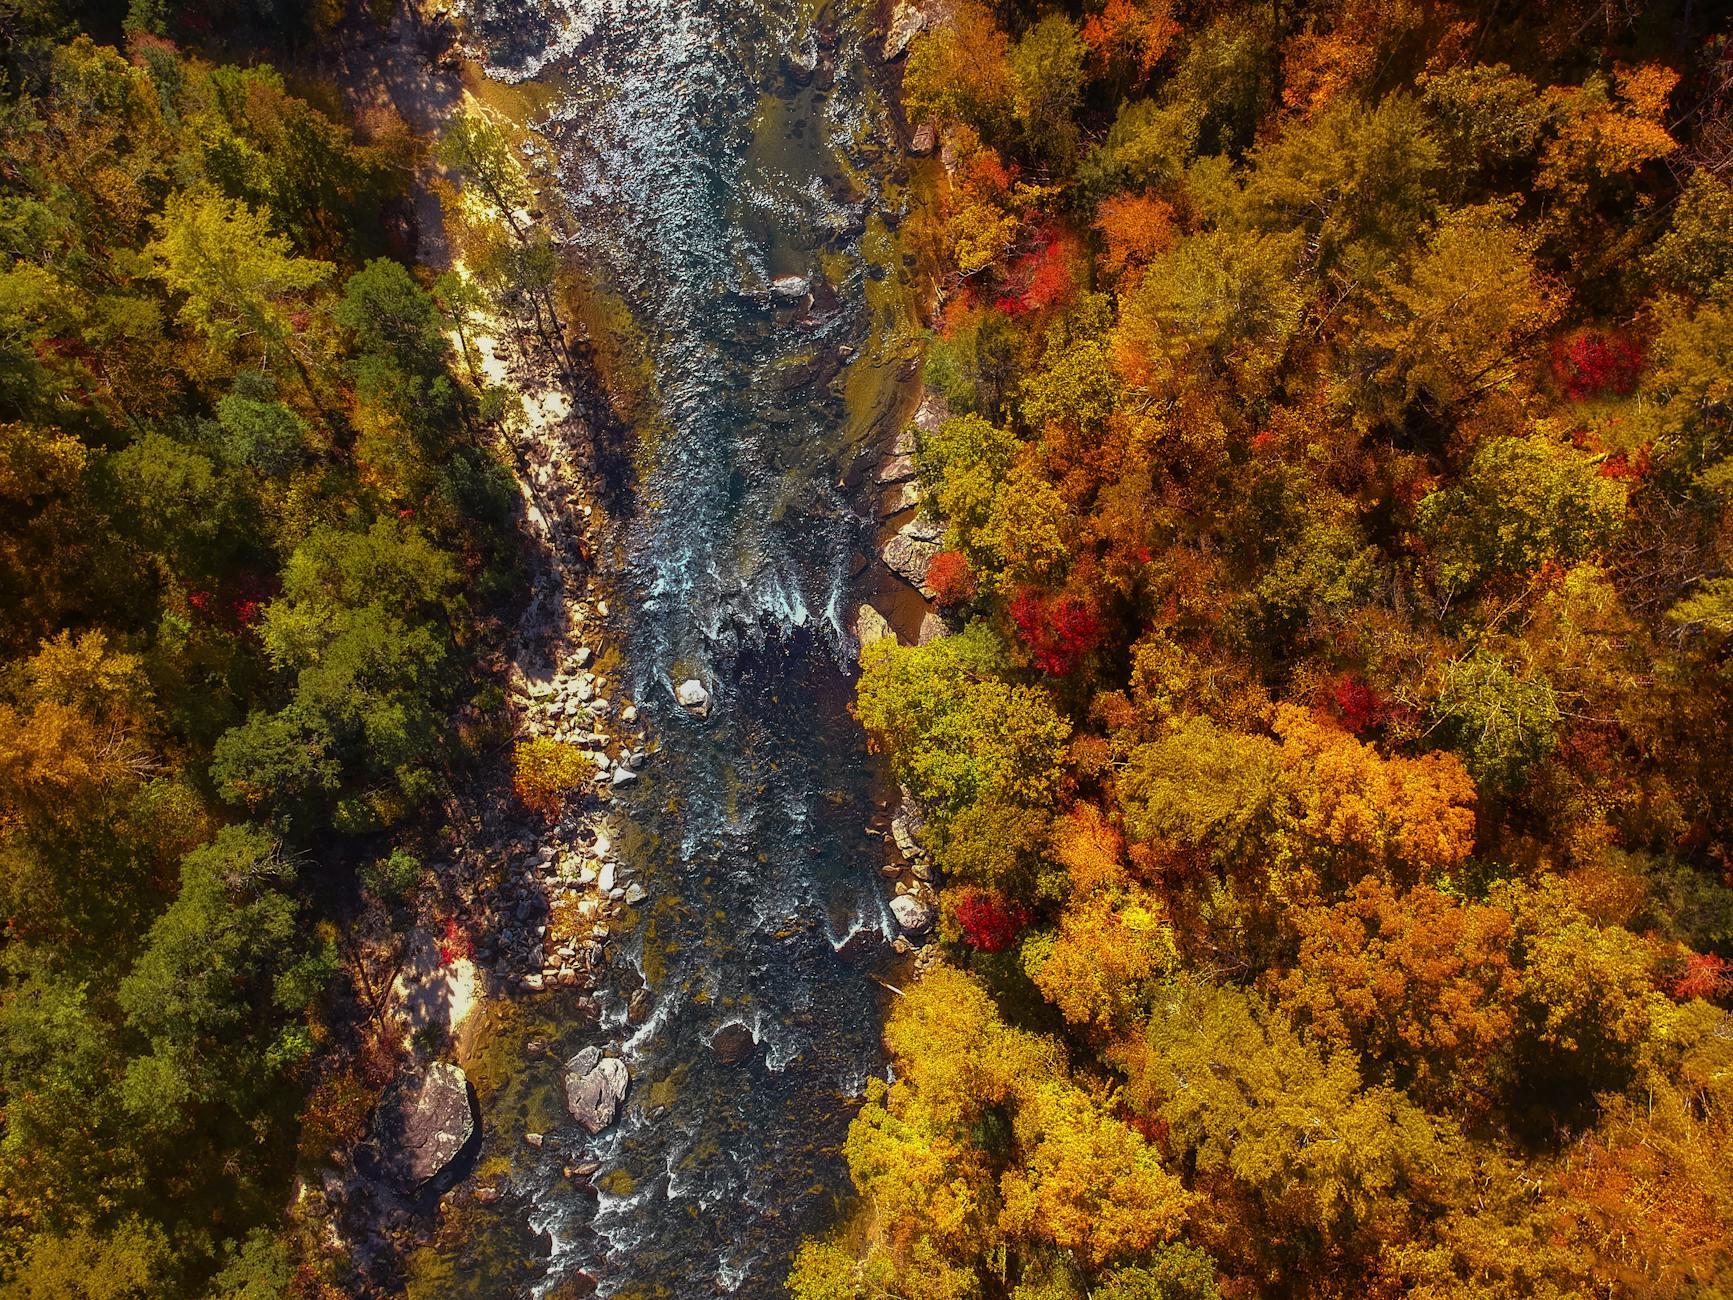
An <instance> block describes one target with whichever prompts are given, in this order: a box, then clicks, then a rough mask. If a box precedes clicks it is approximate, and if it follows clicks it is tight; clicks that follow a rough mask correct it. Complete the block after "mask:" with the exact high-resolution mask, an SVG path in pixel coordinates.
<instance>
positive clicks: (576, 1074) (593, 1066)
mask: <svg viewBox="0 0 1733 1300" xmlns="http://www.w3.org/2000/svg"><path fill="white" fill-rule="evenodd" d="M631 1078H632V1076H631V1074H630V1073H629V1072H628V1071H627V1069H626V1063H625V1062H624V1061H622V1060H620V1058H619V1057H617V1056H603V1055H602V1051H601V1049H600V1048H598V1047H586V1048H585V1049H584V1050H583V1051H581V1052H579V1053H578V1054H577V1055H576V1056H574V1057H573V1058H572V1059H571V1060H569V1061H567V1062H566V1109H567V1110H569V1111H570V1112H571V1113H572V1118H573V1119H575V1120H577V1121H578V1123H580V1124H582V1125H583V1126H584V1128H585V1129H587V1130H588V1131H589V1132H591V1133H600V1132H601V1131H602V1130H603V1129H605V1128H607V1127H608V1125H610V1124H612V1123H613V1122H614V1116H615V1115H616V1113H618V1111H619V1108H620V1103H621V1102H623V1101H624V1100H626V1089H627V1087H629V1086H630V1084H631Z"/></svg>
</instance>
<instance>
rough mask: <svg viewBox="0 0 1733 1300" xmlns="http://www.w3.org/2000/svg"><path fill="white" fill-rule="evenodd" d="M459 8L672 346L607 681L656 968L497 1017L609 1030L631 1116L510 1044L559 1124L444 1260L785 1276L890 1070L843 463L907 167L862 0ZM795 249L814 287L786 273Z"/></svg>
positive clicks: (639, 935) (875, 374)
mask: <svg viewBox="0 0 1733 1300" xmlns="http://www.w3.org/2000/svg"><path fill="white" fill-rule="evenodd" d="M471 19H472V23H473V25H474V27H475V30H476V31H477V33H478V35H479V36H480V37H481V39H482V40H483V41H484V42H485V45H486V49H487V52H488V56H489V72H490V74H491V75H493V76H496V77H499V78H502V79H511V80H516V79H522V78H524V77H531V76H533V77H535V78H537V79H538V80H539V81H540V82H541V83H542V84H543V85H544V86H551V87H553V88H554V89H555V94H554V96H553V102H552V107H551V108H550V109H548V110H547V111H546V112H545V113H544V114H543V115H542V116H541V117H540V118H539V119H538V120H537V121H535V122H534V123H532V127H533V129H535V130H536V131H537V132H538V133H539V134H540V135H541V136H542V137H543V138H544V139H545V140H546V141H547V142H548V144H549V145H550V147H551V150H550V152H551V157H552V158H553V159H554V161H555V167H556V171H557V177H558V185H559V188H560V190H561V192H562V193H563V195H564V196H565V199H566V204H567V207H568V209H569V227H568V228H567V230H566V232H565V240H566V242H567V244H568V246H569V247H570V249H571V251H572V253H573V254H574V255H575V256H576V257H577V258H579V259H580V260H581V262H582V263H583V264H584V265H585V266H586V268H587V270H588V274H589V275H590V276H591V277H592V278H593V279H594V280H595V281H597V282H599V283H600V284H601V285H603V286H605V288H606V289H607V290H608V291H609V292H611V293H613V294H616V295H618V296H619V297H620V298H621V299H623V300H624V302H625V303H626V304H627V305H628V307H629V308H630V310H631V313H632V316H633V318H634V320H635V322H636V325H637V327H638V330H639V331H640V333H641V335H642V337H643V338H644V340H645V341H646V346H647V349H648V351H649V354H650V356H651V358H652V360H653V361H654V368H655V384H656V391H657V404H658V406H659V408H660V413H661V415H662V417H663V419H662V421H661V424H662V432H661V434H660V435H659V438H658V441H657V443H656V445H655V446H654V447H653V448H650V449H649V451H648V453H647V454H646V455H645V456H644V457H643V459H642V463H643V465H644V467H645V468H644V473H643V477H642V478H641V480H640V482H639V484H638V493H637V500H638V503H639V508H638V510H637V512H636V514H635V516H634V517H633V519H632V520H631V521H630V522H629V524H627V525H625V529H626V531H625V533H624V535H623V537H622V538H621V546H622V553H623V557H624V558H623V565H622V568H623V581H622V583H621V587H620V593H619V594H620V596H621V597H622V599H621V602H620V603H621V605H622V607H623V608H624V609H625V610H627V611H629V612H628V613H627V614H626V616H625V622H626V629H627V630H626V637H625V645H624V659H625V663H624V666H623V667H622V668H621V669H620V670H619V671H617V672H616V674H615V676H616V679H617V682H618V684H617V686H616V693H617V694H618V695H619V696H621V697H624V696H626V695H631V696H632V697H633V698H635V699H636V700H637V702H638V703H639V706H640V709H641V711H642V712H643V715H644V720H645V723H646V724H647V726H648V727H649V730H650V733H651V735H652V736H653V737H655V738H657V739H658V740H659V741H660V742H661V749H660V752H659V753H657V754H656V755H655V756H654V757H653V758H652V760H651V762H650V764H649V765H648V767H647V768H646V770H645V775H644V779H643V780H642V781H640V782H639V783H638V785H637V786H636V787H634V790H633V793H632V794H631V796H630V798H629V799H625V800H621V801H619V804H618V811H619V813H620V814H621V816H622V818H623V819H624V820H626V821H627V822H628V823H629V829H628V831H627V833H626V834H625V835H624V836H623V837H622V842H623V844H624V846H625V851H626V856H627V860H628V863H629V865H630V867H631V870H632V874H633V878H635V879H637V880H639V881H641V882H642V883H643V884H644V885H645V886H646V888H647V889H648V890H649V898H648V900H647V901H646V902H645V904H644V905H643V906H642V907H640V908H639V909H638V913H639V924H638V926H637V928H636V930H635V932H634V933H633V934H632V935H631V937H630V938H628V939H625V940H623V941H621V943H620V944H619V952H618V961H619V963H620V964H621V965H623V966H629V967H632V968H635V969H636V970H638V971H641V972H642V973H643V974H644V976H645V977H646V979H647V981H648V983H649V987H650V989H651V990H652V992H653V994H654V997H655V1003H654V1011H653V1013H652V1015H651V1017H650V1018H649V1020H648V1021H646V1022H645V1023H644V1024H642V1025H639V1026H634V1025H630V1024H627V1023H626V1021H625V1015H624V1007H623V1004H622V1001H621V999H620V998H619V997H618V996H617V995H615V996H613V997H610V998H606V999H604V1015H603V1025H602V1028H601V1030H600V1031H583V1030H581V1029H580V1028H579V1027H577V1026H575V1025H569V1024H562V1023H560V1022H559V1021H558V1020H557V1018H556V1019H554V1020H551V1021H550V1020H548V1019H546V1017H547V1016H548V1015H549V1012H548V1010H547V1009H546V1008H543V1009H540V1010H537V1011H533V1012H529V1013H526V1014H525V1015H524V1016H521V1017H520V1018H519V1021H518V1022H516V1023H515V1024H514V1025H513V1026H512V1030H513V1032H509V1033H508V1032H505V1031H502V1032H501V1034H500V1036H499V1041H500V1042H503V1043H506V1044H508V1045H509V1044H511V1043H514V1042H517V1041H521V1038H522V1036H523V1035H524V1034H526V1033H528V1032H536V1033H542V1034H544V1035H546V1036H548V1037H549V1038H551V1039H552V1040H553V1041H554V1043H555V1045H556V1048H557V1049H559V1050H560V1051H566V1050H568V1049H569V1050H575V1048H576V1046H581V1045H583V1043H585V1042H589V1041H596V1042H601V1043H603V1044H605V1045H610V1046H612V1047H614V1048H615V1049H617V1050H620V1051H621V1052H622V1054H623V1055H624V1056H625V1057H626V1059H627V1061H628V1063H629V1064H630V1066H631V1069H632V1074H633V1085H632V1092H631V1096H630V1098H629V1100H628V1105H627V1109H626V1114H625V1116H624V1118H623V1119H622V1121H621V1122H620V1123H619V1124H618V1125H617V1126H616V1127H615V1128H614V1129H612V1130H609V1131H608V1132H606V1133H604V1134H602V1135H601V1136H600V1137H599V1138H597V1139H588V1138H587V1137H585V1135H584V1134H582V1132H581V1131H579V1130H577V1129H576V1126H575V1125H573V1124H572V1123H571V1122H570V1121H569V1120H568V1119H567V1118H566V1117H565V1115H564V1112H563V1111H561V1110H559V1109H558V1107H557V1104H556V1103H557V1094H556V1093H555V1092H554V1091H553V1089H554V1087H555V1085H556V1084H557V1071H556V1070H555V1069H553V1067H552V1065H551V1064H550V1062H549V1061H542V1062H539V1063H532V1062H529V1061H527V1060H526V1061H525V1062H524V1064H523V1065H522V1068H521V1077H520V1072H519V1067H518V1065H517V1064H516V1062H515V1060H514V1059H513V1058H512V1057H510V1056H509V1055H507V1056H504V1057H502V1058H501V1060H502V1062H503V1063H499V1064H496V1071H497V1072H501V1073H502V1074H503V1080H504V1081H503V1082H500V1083H498V1086H497V1087H496V1088H494V1089H493V1090H492V1092H491V1093H490V1095H491V1097H492V1099H493V1104H494V1105H497V1106H499V1107H501V1108H502V1110H505V1111H509V1114H504V1115H502V1116H499V1117H490V1119H494V1120H495V1122H496V1123H498V1124H499V1125H501V1126H502V1127H503V1128H510V1127H513V1126H520V1127H530V1126H538V1125H540V1126H546V1128H547V1133H548V1138H549V1141H548V1144H547V1146H546V1147H544V1148H543V1150H542V1151H540V1152H535V1151H531V1150H529V1149H527V1148H522V1147H514V1148H512V1149H511V1151H510V1153H509V1158H510V1159H511V1161H512V1162H513V1169H512V1171H511V1173H510V1177H509V1180H508V1182H509V1185H510V1187H511V1189H512V1191H511V1195H510V1196H509V1198H508V1200H507V1201H506V1202H505V1203H503V1204H502V1206H500V1207H499V1208H498V1209H497V1210H495V1211H493V1212H490V1213H489V1214H487V1215H484V1216H482V1218H481V1220H480V1222H479V1224H478V1226H477V1228H476V1229H475V1231H477V1232H480V1233H484V1234H485V1233H493V1234H496V1235H497V1236H498V1237H499V1241H498V1242H497V1243H496V1244H497V1245H498V1247H499V1249H497V1250H493V1251H488V1250H479V1251H478V1250H471V1251H467V1252H465V1253H463V1254H462V1255H460V1256H459V1257H457V1258H454V1259H452V1260H448V1261H446V1265H447V1267H449V1268H450V1270H451V1272H450V1273H449V1274H448V1276H449V1277H450V1283H451V1286H450V1291H449V1293H450V1294H490V1295H492V1294H497V1295H510V1294H523V1293H541V1294H553V1295H558V1294H561V1293H563V1292H566V1291H567V1290H568V1289H570V1288H572V1287H573V1285H574V1282H575V1281H576V1280H577V1279H578V1278H579V1276H580V1275H584V1276H586V1277H589V1278H594V1279H596V1280H597V1282H598V1283H599V1286H600V1290H601V1293H602V1294H605V1295H623V1296H624V1295H633V1296H636V1295H667V1296H674V1297H684V1296H702V1295H715V1294H727V1293H732V1294H736V1295H741V1296H761V1295H779V1294H781V1293H782V1286H781V1283H782V1278H783V1276H784V1275H785V1273H786V1269H787V1264H788V1259H789V1255H790V1253H791V1252H792V1250H793V1249H794V1247H795V1246H796V1245H797V1244H798V1242H799V1240H800V1237H801V1236H802V1235H803V1234H804V1233H807V1232H811V1231H814V1230H817V1229H822V1228H823V1227H825V1226H827V1225H828V1224H829V1223H830V1222H832V1221H833V1220H834V1218H835V1216H836V1215H837V1213H838V1212H839V1206H840V1204H841V1198H843V1197H844V1196H845V1194H846V1192H847V1172H846V1169H845V1168H844V1165H843V1162H842V1159H841V1156H840V1145H841V1141H842V1138H843V1135H844V1133H845V1131H846V1127H847V1123H848V1119H849V1118H850V1116H851V1115H852V1113H853V1105H854V1098H856V1097H857V1096H858V1095H859V1093H860V1091H861V1088H862V1086H863V1084H864V1081H865V1079H866V1077H867V1076H868V1075H869V1074H871V1073H874V1072H878V1071H881V1070H882V1068H883V1062H882V1059H881V1054H880V1046H879V1026H880V1022H881V1006H880V999H881V997H882V996H883V995H882V993H881V992H880V990H879V989H878V987H877V986H876V985H875V984H874V983H873V982H872V981H871V980H870V978H869V973H870V972H871V971H872V970H873V968H874V966H875V964H878V963H882V962H883V961H884V960H885V959H886V956H887V948H886V946H885V939H886V938H887V937H888V935H889V933H890V928H891V927H890V918H889V914H888V910H887V908H886V906H885V902H884V899H883V897H882V891H881V889H880V886H879V881H878V879H877V876H876V872H875V871H874V868H875V867H876V865H877V863H878V861H879V856H878V849H877V847H876V845H875V843H874V842H873V841H872V840H870V839H869V838H868V837H867V835H866V833H865V825H866V822H867V820H868V818H869V816H870V814H871V806H870V805H871V799H872V796H873V794H874V790H873V788H872V784H871V778H870V766H869V763H868V759H867V756H866V754H865V752H864V740H863V738H862V736H861V733H860V730H859V728H858V727H857V726H856V725H855V723H854V722H853V720H852V719H851V717H850V716H849V714H848V712H847V702H848V699H849V690H850V673H849V671H848V669H847V665H848V663H849V662H850V661H851V659H852V649H853V648H852V646H851V645H849V644H848V638H847V635H846V633H845V632H844V631H843V628H844V625H845V624H846V623H847V621H848V615H847V613H846V612H845V609H846V608H852V606H850V605H849V603H848V584H849V573H850V568H851V562H852V557H854V556H855V555H856V554H857V553H858V552H860V551H863V550H864V549H865V548H866V547H867V546H868V545H869V544H870V538H871V532H872V521H871V518H870V514H871V505H872V503H871V502H870V500H857V499H855V496H856V495H857V494H854V493H852V492H851V491H850V489H848V488H846V487H844V486H842V485H843V484H844V483H845V482H853V481H855V480H856V479H858V477H859V471H860V469H861V467H862V461H861V458H862V457H864V456H865V455H866V454H867V451H868V446H867V444H868V443H870V442H871V434H872V433H873V431H874V427H875V424H876V423H877V422H878V421H879V419H880V417H881V416H882V414H883V412H884V411H885V410H887V409H891V408H894V406H895V405H896V401H897V397H898V394H899V393H900V392H901V390H902V378H901V377H902V376H903V375H905V374H906V373H907V367H906V365H905V364H904V363H905V362H906V361H907V359H908V350H909V343H908V339H907V337H906V336H905V335H904V334H902V333H901V332H900V325H901V322H902V320H903V319H904V318H905V317H906V315H907V310H906V309H907V302H908V293H907V286H906V285H905V284H904V283H903V282H902V271H901V268H900V266H890V265H888V261H889V259H888V258H887V257H885V256H884V250H888V248H889V247H890V243H891V241H890V239H889V237H888V234H887V230H886V224H885V222H886V219H887V217H888V219H890V220H895V218H896V209H897V208H898V207H899V205H900V203H901V202H902V197H901V191H900V189H899V188H898V182H897V180H896V178H895V174H894V173H895V169H896V166H897V159H896V150H895V146H894V136H893V133H892V130H891V127H890V125H889V123H888V121H887V120H886V118H885V116H884V108H883V104H882V99H881V96H880V92H879V90H878V88H877V87H876V85H875V84H874V82H873V79H872V76H871V72H870V68H869V64H868V61H867V60H868V54H867V44H866V38H865V37H864V36H863V35H862V29H863V27H864V25H865V22H866V13H865V10H864V8H854V7H848V6H825V7H822V8H821V7H820V6H817V5H813V4H803V3H793V2H787V0H739V2H735V3H703V2H701V0H600V2H596V3H590V2H588V0H562V3H560V4H557V5H551V6H549V7H547V8H545V9H531V8H524V7H521V6H518V5H515V4H505V3H500V4H495V5H486V4H483V5H480V6H478V7H477V8H476V10H474V11H472V13H471ZM815 63H816V64H818V70H817V73H816V75H815V76H811V77H808V76H807V74H806V72H805V68H808V67H811V66H812V65H813V64H815ZM875 258H876V259H877V261H878V263H879V264H876V265H875ZM778 276H799V277H803V278H806V279H809V280H810V281H811V282H812V284H813V289H814V292H813V294H812V295H811V297H810V298H808V297H807V296H805V295H801V296H798V297H795V298H792V299H791V298H785V297H781V296H778V295H777V294H775V293H773V292H771V290H770V287H769V286H770V281H771V280H773V279H774V278H775V277H778ZM686 676H698V677H700V678H702V679H703V680H704V681H705V683H706V684H707V685H708V687H709V688H710V691H711V694H712V697H713V703H714V707H713V710H712V712H711V714H710V716H709V718H707V719H699V718H697V717H694V716H690V715H688V714H687V713H685V712H684V711H683V710H681V709H680V708H679V706H678V705H677V704H675V702H674V700H673V695H672V690H671V682H672V680H673V679H674V678H675V677H686ZM550 1004H554V1005H557V1004H555V1003H554V1000H553V999H550ZM554 1014H555V1015H556V1017H557V1012H556V1013H554ZM730 1023H734V1024H740V1025H744V1026H746V1027H747V1028H749V1029H750V1030H751V1032H752V1034H753V1037H754V1038H755V1039H756V1048H755V1050H754V1052H753V1054H752V1056H751V1057H750V1059H748V1060H747V1061H745V1062H743V1063H741V1064H737V1065H726V1064H723V1063H722V1062H720V1061H719V1060H718V1059H717V1057H716V1055H715V1054H714V1053H713V1052H712V1050H711V1048H710V1046H709V1044H710V1041H711V1039H712V1038H713V1037H714V1035H715V1033H716V1031H717V1030H718V1029H720V1028H721V1027H723V1026H725V1025H727V1024H730ZM514 1035H515V1036H514ZM485 1100H487V1098H484V1101H485ZM583 1159H600V1160H601V1161H602V1163H603V1169H602V1172H601V1173H600V1174H599V1175H598V1177H597V1180H596V1182H597V1185H598V1186H599V1187H600V1188H602V1189H603V1191H602V1194H601V1197H600V1199H599V1201H597V1200H591V1199H589V1198H587V1197H585V1196H583V1195H580V1194H577V1193H574V1192H573V1191H572V1190H571V1188H570V1187H569V1186H567V1185H566V1183H565V1180H564V1179H562V1177H561V1174H560V1167H561V1165H562V1164H565V1163H571V1162H573V1161H575V1160H583ZM495 1160H496V1162H497V1160H498V1157H495ZM526 1226H527V1228H528V1229H530V1230H532V1231H534V1232H539V1233H545V1234H546V1235H545V1236H544V1237H543V1238H542V1241H543V1243H544V1248H545V1247H546V1243H548V1242H550V1241H551V1254H550V1255H549V1257H548V1259H547V1264H546V1268H545V1270H542V1269H539V1268H537V1269H533V1270H530V1271H529V1272H517V1271H514V1270H513V1269H511V1268H509V1267H504V1266H502V1265H501V1264H500V1263H499V1257H500V1256H501V1255H502V1254H503V1255H509V1254H511V1253H513V1252H518V1251H521V1250H522V1249H523V1243H524V1242H525V1241H526V1240H528V1238H527V1237H526V1235H525V1233H524V1228H525V1227H526ZM483 1260H486V1261H487V1262H486V1263H485V1264H483V1263H482V1262H481V1261H483ZM442 1271H443V1270H442ZM584 1285H585V1286H586V1287H587V1283H585V1284H584Z"/></svg>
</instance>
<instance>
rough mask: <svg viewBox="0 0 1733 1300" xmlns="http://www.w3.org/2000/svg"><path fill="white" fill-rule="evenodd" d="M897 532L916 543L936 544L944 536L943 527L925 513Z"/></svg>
mask: <svg viewBox="0 0 1733 1300" xmlns="http://www.w3.org/2000/svg"><path fill="white" fill-rule="evenodd" d="M897 532H898V533H900V534H901V535H902V536H904V537H907V538H909V539H910V540H911V541H916V542H936V541H938V540H939V539H940V538H942V537H944V535H945V526H944V525H943V524H941V523H940V522H939V521H938V520H937V519H934V518H933V517H932V516H931V515H929V514H927V513H926V512H925V511H923V512H922V513H920V514H918V515H916V516H915V517H914V518H913V519H911V520H909V522H908V523H906V524H904V525H903V526H902V527H901V528H899V529H897Z"/></svg>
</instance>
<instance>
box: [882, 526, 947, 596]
mask: <svg viewBox="0 0 1733 1300" xmlns="http://www.w3.org/2000/svg"><path fill="white" fill-rule="evenodd" d="M938 553H939V544H938V543H937V542H925V541H921V540H920V539H919V538H914V537H910V536H909V535H908V534H907V533H898V534H896V536H894V537H892V538H891V539H890V541H888V542H886V543H885V544H884V547H883V549H882V550H880V551H879V556H880V558H882V559H883V560H884V562H885V567H886V568H888V569H889V570H890V571H891V572H892V573H894V574H896V575H897V576H898V577H899V578H902V579H903V580H904V581H906V582H909V583H912V584H913V585H914V586H917V587H924V586H925V585H926V581H927V566H928V565H930V564H931V563H932V562H933V557H934V556H935V555H937V554H938Z"/></svg>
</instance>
